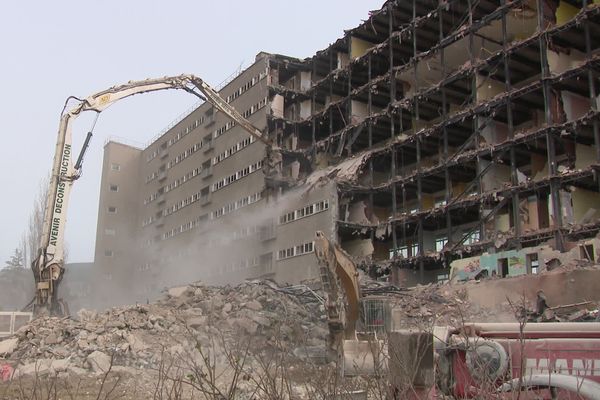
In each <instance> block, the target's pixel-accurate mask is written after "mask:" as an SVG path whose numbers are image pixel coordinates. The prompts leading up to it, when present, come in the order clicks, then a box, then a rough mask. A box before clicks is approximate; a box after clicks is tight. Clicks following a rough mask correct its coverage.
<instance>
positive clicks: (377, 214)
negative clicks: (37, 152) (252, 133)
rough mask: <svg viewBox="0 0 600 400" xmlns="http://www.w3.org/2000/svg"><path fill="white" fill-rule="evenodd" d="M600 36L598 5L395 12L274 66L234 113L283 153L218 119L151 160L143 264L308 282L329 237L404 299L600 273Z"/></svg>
mask: <svg viewBox="0 0 600 400" xmlns="http://www.w3.org/2000/svg"><path fill="white" fill-rule="evenodd" d="M599 33H600V7H599V6H598V5H596V4H595V2H592V1H589V2H588V1H584V2H583V3H581V2H579V1H552V0H528V1H512V2H504V1H489V0H482V1H478V2H468V1H467V2H465V1H459V0H454V1H446V2H438V1H419V2H417V1H413V2H406V1H393V0H390V1H387V2H385V3H384V4H383V6H382V8H381V9H380V10H376V11H373V12H371V13H370V15H369V18H368V19H367V20H366V21H365V22H364V23H362V24H361V25H360V26H358V27H356V28H355V29H351V30H348V31H346V33H345V35H344V37H343V38H340V39H339V40H337V41H336V42H334V43H333V44H332V45H330V46H329V47H327V48H326V49H324V50H322V51H319V52H317V53H316V54H315V55H314V56H313V57H311V58H308V59H306V60H297V59H293V58H289V57H284V56H275V55H269V54H266V53H261V54H259V56H257V61H256V63H255V64H254V65H253V66H251V67H249V68H248V69H247V70H245V71H244V72H242V73H241V74H240V75H239V76H238V77H236V78H235V79H234V80H233V81H232V82H230V83H229V84H228V85H227V86H226V87H224V88H223V89H222V90H221V95H222V96H223V97H224V98H226V99H227V100H228V101H229V102H230V103H231V104H232V105H233V106H234V107H235V108H236V109H238V110H239V111H240V112H242V113H243V114H244V115H245V116H246V117H247V118H249V119H250V121H251V122H253V123H254V124H255V125H256V126H258V127H259V128H260V129H263V132H265V133H266V134H267V135H268V137H270V138H271V139H272V140H274V142H275V143H276V144H277V146H278V147H279V148H280V149H281V150H280V151H277V154H275V155H274V156H273V155H272V154H271V155H270V156H269V157H266V156H267V154H265V148H264V146H263V145H262V144H261V143H259V142H254V143H252V142H251V141H250V142H249V139H248V134H247V133H245V132H244V131H243V130H241V129H240V128H239V127H236V126H231V122H229V121H228V120H227V119H226V118H225V117H224V116H222V115H221V114H220V113H218V112H216V113H215V112H214V111H212V108H211V107H210V106H209V105H206V104H205V105H202V106H201V107H199V108H198V109H197V110H195V111H193V112H192V113H191V114H189V115H188V116H187V117H185V118H184V119H183V120H182V121H180V122H179V123H178V124H176V125H175V126H174V127H173V128H171V129H170V130H168V131H167V132H166V133H165V134H164V135H162V136H161V137H160V138H159V139H157V140H156V141H155V142H154V143H153V144H152V145H150V146H149V147H148V148H146V149H143V150H137V151H138V153H137V154H138V155H137V156H136V157H137V158H138V167H137V170H138V171H139V172H138V176H137V178H135V179H136V180H137V182H138V183H137V184H138V185H139V186H138V189H136V196H137V197H136V200H135V202H136V206H135V207H136V212H135V213H134V214H135V215H136V218H137V219H136V222H135V234H134V235H133V236H132V237H134V238H136V240H137V239H138V238H139V240H140V243H139V246H138V247H139V249H138V248H137V247H136V250H135V251H136V252H139V254H137V255H136V256H135V257H134V259H135V260H136V261H135V262H132V263H131V265H137V267H139V268H141V269H142V270H143V269H147V270H148V271H146V272H143V271H140V272H143V275H147V276H154V278H155V279H154V282H163V281H164V275H165V274H167V275H169V276H172V275H173V272H172V271H178V270H179V271H180V272H178V273H177V274H182V275H180V276H182V277H183V276H185V275H184V272H188V271H192V273H193V274H196V273H197V272H198V271H202V272H203V274H204V276H206V277H208V276H210V277H211V278H210V279H213V280H215V281H223V282H226V281H231V280H236V279H242V278H246V277H259V276H270V277H274V278H275V279H277V280H280V281H284V282H286V281H288V282H298V281H302V280H304V279H308V278H311V277H316V276H317V275H316V273H317V269H316V265H315V264H316V263H315V259H314V255H311V253H312V237H313V236H314V231H315V230H322V231H324V232H326V234H327V235H328V236H329V237H330V238H331V239H332V240H334V241H336V242H337V243H339V244H340V245H341V246H342V248H344V249H345V250H346V251H347V252H348V253H349V254H350V255H351V256H353V257H354V258H355V259H356V261H357V263H358V264H360V265H363V266H365V268H366V269H367V270H368V271H370V272H371V273H373V274H376V275H389V276H390V277H391V279H392V280H393V281H394V282H396V283H399V284H411V283H415V282H428V281H436V280H444V279H447V278H449V277H450V275H451V274H452V275H455V276H463V277H464V276H467V277H468V276H470V275H472V274H478V273H489V274H498V275H501V276H504V275H509V274H510V275H514V274H520V273H532V272H535V271H537V270H538V269H540V268H550V267H551V264H552V263H553V262H556V261H553V260H559V262H562V263H564V262H568V260H567V259H566V258H565V257H564V255H565V254H568V255H570V256H572V257H574V258H579V259H584V260H589V261H596V259H597V250H596V249H595V247H594V246H595V235H596V234H597V233H598V231H599V230H600V221H599V220H598V218H599V217H600V215H598V213H597V211H596V210H597V208H598V202H599V201H600V194H599V193H598V174H597V171H598V166H599V160H600V152H599V148H600V147H599V145H600V130H599V127H598V104H597V102H598V97H597V96H598V93H597V82H598V81H597V79H598V72H599V66H598V62H597V61H598V48H599V47H600V39H599V38H600V35H599ZM112 146H119V145H117V144H109V145H108V147H107V152H106V153H105V154H106V157H108V158H109V159H108V160H107V161H105V166H104V168H105V172H106V168H108V167H107V166H108V165H111V163H112V162H113V161H111V160H110V157H111V154H113V152H112V151H109V148H111V147H112ZM130 153H131V154H132V155H133V154H134V153H135V151H133V150H131V152H130ZM115 154H116V151H115ZM115 162H117V163H118V161H115ZM190 174H191V175H190ZM109 183H110V182H109ZM134 186H135V185H134ZM134 186H132V187H134ZM107 187H108V189H110V186H107ZM105 189H106V188H105V183H104V181H103V190H105ZM117 194H118V193H117ZM106 195H107V196H108V195H110V193H107V194H106ZM107 198H108V197H107ZM103 206H104V205H103V201H102V200H101V212H102V207H103ZM134 214H132V215H134ZM101 216H102V215H101ZM107 217H108V215H107ZM100 219H101V221H100V222H99V228H98V229H99V230H98V232H99V235H101V234H102V232H104V230H105V229H106V228H105V227H104V226H103V225H102V224H103V223H104V222H103V221H102V218H100ZM128 221H129V219H128ZM121 222H123V221H121ZM127 232H129V231H127ZM107 240H108V239H107ZM105 243H108V242H105ZM115 243H120V244H121V245H122V244H123V242H119V241H117V242H115ZM98 245H99V246H101V247H99V248H98V250H97V256H100V257H101V256H102V254H103V252H105V251H106V250H111V249H108V248H107V246H108V245H106V244H104V243H103V241H102V240H99V241H98ZM217 249H219V250H217ZM114 251H115V252H116V251H118V250H117V249H116V248H115V250H114ZM106 254H109V253H106ZM115 254H116V253H115ZM167 255H168V257H167ZM141 260H144V261H143V262H142V261H141ZM113 264H114V263H113ZM161 265H162V267H159V266H161ZM167 265H168V266H169V267H168V268H167V267H166V266H167ZM452 268H453V269H454V271H455V272H454V273H451V270H452ZM207 279H208V278H207Z"/></svg>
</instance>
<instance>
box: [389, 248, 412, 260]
mask: <svg viewBox="0 0 600 400" xmlns="http://www.w3.org/2000/svg"><path fill="white" fill-rule="evenodd" d="M394 253H396V255H397V256H400V257H403V258H408V246H402V247H398V248H397V249H396V250H394V249H390V260H391V259H392V258H394Z"/></svg>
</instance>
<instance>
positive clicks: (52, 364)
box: [0, 282, 327, 375]
mask: <svg viewBox="0 0 600 400" xmlns="http://www.w3.org/2000/svg"><path fill="white" fill-rule="evenodd" d="M271 286H272V287H271ZM271 286H269V285H266V284H262V283H258V282H256V283H246V284H242V285H240V286H237V287H230V286H225V287H210V286H204V285H202V284H200V283H198V284H191V285H188V286H183V287H178V288H171V289H169V290H168V291H167V293H166V294H165V296H164V297H163V298H162V299H161V300H159V301H158V302H156V303H153V304H144V305H140V304H138V305H133V306H126V307H116V308H112V309H108V310H106V311H104V312H95V311H86V310H82V311H80V312H79V313H78V314H77V316H76V317H72V318H71V317H67V318H54V317H52V318H49V317H48V318H38V319H36V320H34V321H32V322H31V323H30V324H29V325H27V326H25V327H23V328H21V329H20V330H19V331H18V332H17V333H16V334H15V336H14V337H12V338H9V339H6V340H4V341H1V342H0V353H1V354H3V355H5V356H6V359H7V360H8V361H9V362H10V363H11V364H12V365H13V367H14V368H15V374H17V375H22V374H25V375H26V374H31V373H34V372H35V373H38V374H40V373H42V374H44V373H48V372H52V371H58V372H61V371H68V372H71V373H96V374H102V373H105V372H107V371H108V370H109V368H117V367H128V368H131V369H135V370H140V369H154V368H158V367H159V365H160V363H161V361H162V359H161V355H164V353H165V352H167V353H169V354H170V355H171V356H173V355H176V354H179V353H185V352H191V351H192V350H193V349H194V348H195V347H196V346H198V344H199V343H201V344H205V345H206V344H208V343H211V341H215V340H218V341H220V340H222V343H221V342H220V343H218V346H232V347H234V346H235V345H237V344H238V343H237V342H239V341H240V338H243V339H244V340H248V343H250V344H251V346H252V350H253V351H254V352H259V351H265V350H269V349H274V348H281V349H286V350H289V352H290V353H292V352H293V350H294V349H295V348H296V347H298V346H304V345H306V346H322V347H323V348H324V347H325V340H326V336H327V330H326V327H325V323H324V317H322V315H323V313H322V312H321V310H319V307H320V303H319V302H318V301H316V299H315V301H300V300H299V299H298V298H297V297H296V296H292V295H288V294H284V293H281V292H279V291H277V290H276V288H277V287H276V286H275V285H271Z"/></svg>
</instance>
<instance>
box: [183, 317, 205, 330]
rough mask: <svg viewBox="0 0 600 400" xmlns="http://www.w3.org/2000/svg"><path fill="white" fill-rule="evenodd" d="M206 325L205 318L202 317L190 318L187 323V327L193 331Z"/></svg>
mask: <svg viewBox="0 0 600 400" xmlns="http://www.w3.org/2000/svg"><path fill="white" fill-rule="evenodd" d="M206 324H207V318H206V317H203V316H200V317H194V318H190V319H188V321H187V325H188V326H189V327H190V328H193V329H198V328H201V327H203V326H206Z"/></svg>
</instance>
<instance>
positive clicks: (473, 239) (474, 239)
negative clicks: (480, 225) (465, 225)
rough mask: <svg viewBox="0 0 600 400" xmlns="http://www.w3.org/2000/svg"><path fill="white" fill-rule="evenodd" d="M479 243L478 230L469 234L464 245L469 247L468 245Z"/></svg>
mask: <svg viewBox="0 0 600 400" xmlns="http://www.w3.org/2000/svg"><path fill="white" fill-rule="evenodd" d="M477 242H479V229H477V230H475V231H473V232H471V233H470V234H469V236H467V239H466V240H465V242H464V243H465V244H467V245H469V244H474V243H477Z"/></svg>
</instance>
